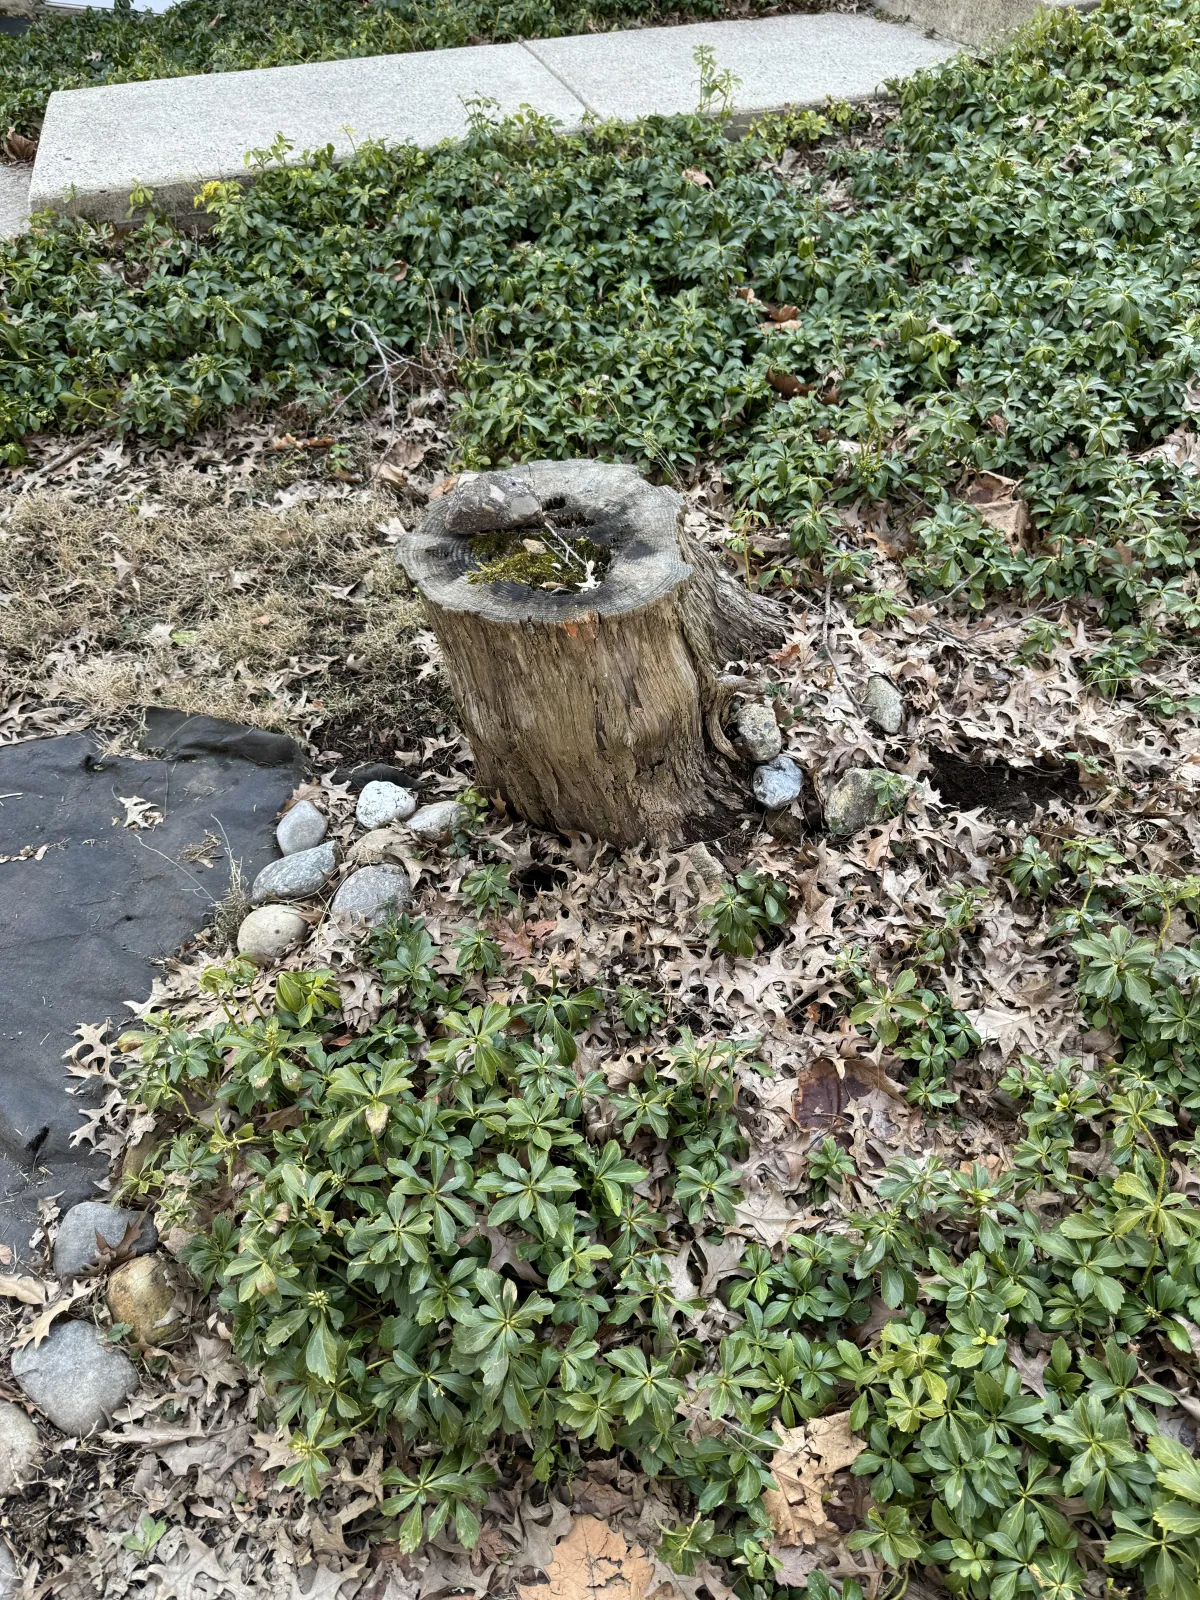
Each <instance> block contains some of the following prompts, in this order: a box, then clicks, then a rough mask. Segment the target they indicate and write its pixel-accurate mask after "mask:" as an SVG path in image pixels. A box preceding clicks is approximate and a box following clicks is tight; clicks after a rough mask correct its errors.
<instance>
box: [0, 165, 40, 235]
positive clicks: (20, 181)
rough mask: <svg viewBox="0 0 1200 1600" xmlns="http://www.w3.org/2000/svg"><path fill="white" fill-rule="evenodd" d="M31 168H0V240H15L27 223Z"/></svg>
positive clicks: (23, 230)
mask: <svg viewBox="0 0 1200 1600" xmlns="http://www.w3.org/2000/svg"><path fill="white" fill-rule="evenodd" d="M32 177H33V168H32V167H8V166H0V239H15V238H16V236H17V235H18V234H19V233H24V232H25V227H26V224H27V223H28V221H29V184H30V180H31V179H32Z"/></svg>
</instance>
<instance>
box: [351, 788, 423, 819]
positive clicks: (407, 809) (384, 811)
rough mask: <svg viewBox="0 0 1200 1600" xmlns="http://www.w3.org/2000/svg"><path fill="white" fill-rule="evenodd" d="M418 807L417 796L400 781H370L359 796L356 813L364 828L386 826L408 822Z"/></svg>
mask: <svg viewBox="0 0 1200 1600" xmlns="http://www.w3.org/2000/svg"><path fill="white" fill-rule="evenodd" d="M416 809H417V797H416V795H415V794H414V793H413V792H412V790H411V789H402V788H401V787H400V785H399V784H398V783H380V782H375V783H368V784H367V785H365V787H364V788H363V791H362V793H361V794H360V795H359V797H358V805H357V806H356V807H355V809H354V815H355V817H356V818H357V820H358V823H359V826H360V827H363V828H386V827H387V826H388V825H389V824H390V823H393V822H407V821H408V819H409V817H411V816H412V814H413V812H414V811H415V810H416Z"/></svg>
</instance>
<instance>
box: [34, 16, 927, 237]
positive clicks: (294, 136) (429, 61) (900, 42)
mask: <svg viewBox="0 0 1200 1600" xmlns="http://www.w3.org/2000/svg"><path fill="white" fill-rule="evenodd" d="M701 44H704V45H710V46H711V47H712V49H713V50H714V52H715V55H716V59H717V63H718V66H720V67H721V68H729V69H730V70H732V71H733V72H734V73H735V74H736V75H737V77H738V78H740V79H741V88H740V89H739V90H738V92H737V96H736V102H735V111H736V112H737V113H740V114H741V115H742V116H743V117H746V116H749V115H751V114H754V113H757V112H762V111H767V110H772V109H776V108H778V107H782V106H784V105H814V104H820V103H821V102H822V101H824V100H825V99H826V98H827V97H828V96H831V95H832V96H835V97H844V98H861V97H863V96H867V95H871V94H873V93H875V92H876V91H877V90H878V89H880V88H881V87H882V85H883V84H884V83H885V81H887V80H888V79H891V78H896V77H904V76H906V75H908V74H909V73H911V72H913V71H914V70H915V69H916V68H918V67H922V66H928V65H932V64H933V63H935V62H937V61H940V60H943V59H945V58H946V57H947V56H950V55H953V54H954V53H955V47H954V46H953V45H949V44H946V43H943V42H937V41H934V40H931V39H927V38H925V37H923V36H922V35H921V34H919V33H916V32H914V31H912V30H911V29H906V28H903V27H901V26H899V25H898V24H896V23H891V22H881V21H877V20H875V19H873V18H870V17H860V16H842V15H834V14H827V15H816V16H787V17H768V18H763V19H761V20H758V21H748V22H720V23H714V22H703V23H696V24H694V25H691V26H685V27H678V28H642V29H637V30H634V31H632V32H628V33H600V34H587V35H582V36H580V37H578V38H566V39H548V40H537V41H530V42H527V43H524V44H495V45H469V46H466V47H465V48H463V49H459V50H437V51H428V52H422V53H419V54H413V55H398V56H367V57H359V58H356V59H354V60H349V61H320V62H311V63H306V64H304V65H301V66H294V67H265V68H261V69H259V70H256V71H251V72H227V73H212V74H207V75H196V76H192V77H182V78H167V79H154V80H151V81H148V82H142V83H121V84H107V85H102V86H100V87H98V88H92V89H71V90H60V91H57V92H56V93H54V94H52V95H51V96H50V102H49V105H48V107H47V111H46V118H45V123H44V125H43V129H42V137H41V143H40V145H39V148H38V156H37V161H36V163H35V165H34V169H33V184H32V190H31V193H30V197H29V198H30V205H31V207H32V209H33V210H35V211H36V210H41V209H46V208H49V209H51V210H59V211H66V212H74V213H76V214H79V215H82V216H86V217H90V218H92V219H94V220H97V221H113V222H116V221H121V220H123V219H124V217H125V215H126V212H127V210H128V206H129V195H130V191H131V190H132V189H133V188H134V187H135V186H136V185H138V184H141V185H143V186H145V187H147V188H149V189H152V190H153V191H154V195H155V200H156V203H157V204H158V205H159V206H160V207H161V208H163V209H165V210H169V211H174V212H176V213H177V214H180V215H183V214H190V213H191V211H192V209H193V208H192V200H193V197H194V195H195V194H196V193H197V192H198V191H199V190H200V188H201V187H202V186H203V184H205V183H206V182H209V181H210V180H212V179H230V178H246V177H247V176H248V169H247V166H246V161H245V156H246V152H247V151H252V150H266V149H268V148H269V147H270V146H271V145H272V144H273V143H274V142H275V140H276V138H277V137H278V136H279V135H280V134H282V136H283V137H284V139H286V140H287V141H288V142H289V143H290V144H291V145H292V146H293V148H294V151H295V156H294V159H296V160H299V159H300V157H301V155H302V154H303V152H304V151H306V150H313V149H318V148H320V147H322V146H324V145H327V144H331V145H332V146H333V148H334V151H335V153H336V155H337V156H338V157H339V158H345V157H347V156H349V155H350V154H351V153H352V152H353V151H354V149H355V148H356V146H357V145H359V144H361V143H362V142H363V141H364V140H366V139H381V140H384V141H385V142H387V143H392V144H398V143H404V142H410V141H411V142H413V143H416V144H418V145H421V146H422V147H424V148H429V147H430V146H432V145H435V144H438V143H440V142H441V141H442V140H444V139H456V138H461V137H463V136H464V135H465V134H466V133H467V132H468V127H469V122H468V118H469V109H468V107H469V102H470V101H471V100H472V99H473V98H475V97H478V96H480V95H486V96H487V97H488V98H489V99H491V100H493V101H496V102H497V103H498V114H499V115H500V116H507V115H511V114H512V113H513V112H516V111H518V110H519V109H520V108H521V107H522V106H529V107H531V108H532V109H533V110H535V111H537V112H540V113H541V114H542V115H544V116H549V117H553V118H554V119H556V121H557V122H558V123H559V124H560V125H561V126H562V128H563V129H564V131H571V130H573V129H576V128H578V127H579V126H580V123H581V122H582V120H583V118H584V116H585V114H586V113H587V112H589V111H591V112H594V113H596V114H598V115H599V116H602V117H614V118H617V119H619V120H632V119H634V118H636V117H640V116H644V115H647V114H649V113H653V112H659V113H663V114H665V115H675V114H678V113H680V112H685V111H692V110H695V109H696V107H697V105H698V103H699V95H700V78H699V70H698V68H697V66H696V63H695V60H694V52H695V49H696V47H697V45H701Z"/></svg>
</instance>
